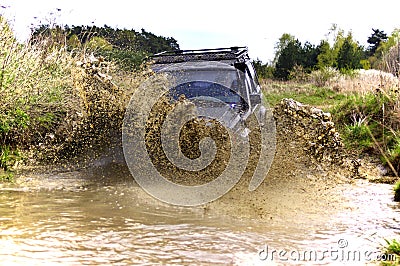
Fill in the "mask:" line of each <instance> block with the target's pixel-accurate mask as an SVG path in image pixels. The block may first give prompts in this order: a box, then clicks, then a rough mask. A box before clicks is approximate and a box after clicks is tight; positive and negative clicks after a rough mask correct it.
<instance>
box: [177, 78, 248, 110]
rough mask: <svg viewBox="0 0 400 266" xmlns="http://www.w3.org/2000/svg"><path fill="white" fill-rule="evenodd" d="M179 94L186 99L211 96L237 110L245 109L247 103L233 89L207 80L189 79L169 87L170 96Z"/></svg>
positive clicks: (178, 95)
mask: <svg viewBox="0 0 400 266" xmlns="http://www.w3.org/2000/svg"><path fill="white" fill-rule="evenodd" d="M181 95H184V96H185V97H186V98H187V99H190V98H194V97H201V96H206V97H212V98H216V99H218V100H220V101H222V102H225V103H227V104H229V105H230V106H231V108H233V109H235V110H238V111H246V110H247V104H246V103H245V102H244V100H243V99H242V98H241V97H240V95H239V94H237V93H236V92H235V91H233V90H231V89H229V88H227V87H225V86H223V85H220V84H217V83H213V82H209V81H190V82H186V83H183V84H179V85H178V86H176V87H174V88H172V89H170V96H171V97H172V98H174V99H175V100H177V99H178V98H179V97H180V96H181Z"/></svg>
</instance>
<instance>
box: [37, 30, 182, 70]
mask: <svg viewBox="0 0 400 266" xmlns="http://www.w3.org/2000/svg"><path fill="white" fill-rule="evenodd" d="M55 32H59V33H60V34H62V35H63V36H64V39H66V43H67V48H68V49H69V50H75V49H79V48H80V47H81V46H82V45H84V46H85V47H86V48H88V49H89V51H91V52H94V53H95V55H102V56H104V57H106V59H108V60H112V61H115V62H117V63H118V64H119V65H120V66H121V67H122V68H124V69H125V70H128V71H131V70H136V69H139V68H140V67H141V65H142V63H143V62H144V60H145V59H146V58H147V57H148V56H149V55H152V54H155V53H159V52H163V51H171V50H179V44H178V42H177V41H176V40H175V39H174V38H172V37H163V36H157V35H155V34H153V33H151V32H147V31H146V30H144V29H142V30H141V31H140V32H137V31H135V30H133V29H132V30H128V29H118V28H117V29H114V28H111V27H109V26H107V25H104V26H103V27H97V26H71V27H70V26H65V27H64V28H63V29H61V28H60V26H55V27H52V26H50V25H41V26H39V27H37V28H35V29H34V30H33V33H32V40H33V41H37V40H41V39H43V38H45V37H49V36H53V35H54V33H55Z"/></svg>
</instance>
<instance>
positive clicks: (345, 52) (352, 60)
mask: <svg viewBox="0 0 400 266" xmlns="http://www.w3.org/2000/svg"><path fill="white" fill-rule="evenodd" d="M361 59H363V49H362V47H361V46H360V45H358V43H357V42H355V41H354V40H353V37H352V35H351V33H349V34H348V35H347V37H346V38H345V39H344V42H343V45H342V46H341V47H340V48H339V52H338V57H337V67H338V68H339V70H341V71H343V70H350V69H359V68H362V65H361V63H360V61H361Z"/></svg>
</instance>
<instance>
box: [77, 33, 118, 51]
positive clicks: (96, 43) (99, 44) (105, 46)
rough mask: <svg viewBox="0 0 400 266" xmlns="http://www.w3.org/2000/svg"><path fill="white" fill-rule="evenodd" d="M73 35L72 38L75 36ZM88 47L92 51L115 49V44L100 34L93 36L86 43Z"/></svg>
mask: <svg viewBox="0 0 400 266" xmlns="http://www.w3.org/2000/svg"><path fill="white" fill-rule="evenodd" d="M73 36H76V35H73ZM73 36H72V38H74V37H73ZM86 48H87V49H89V50H90V51H111V50H112V49H113V46H112V44H111V43H109V42H108V41H107V40H106V39H104V38H102V37H98V36H93V37H92V38H90V40H89V41H88V42H87V43H86Z"/></svg>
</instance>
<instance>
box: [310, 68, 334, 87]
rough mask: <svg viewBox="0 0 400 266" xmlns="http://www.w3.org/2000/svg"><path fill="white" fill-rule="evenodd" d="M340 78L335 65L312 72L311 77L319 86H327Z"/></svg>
mask: <svg viewBox="0 0 400 266" xmlns="http://www.w3.org/2000/svg"><path fill="white" fill-rule="evenodd" d="M339 78H340V73H339V71H338V70H336V69H335V68H333V67H323V68H321V69H319V70H315V71H313V72H311V74H310V79H311V82H312V83H314V84H315V85H316V86H318V87H325V86H328V85H331V84H332V83H334V82H336V81H337V80H338V79H339Z"/></svg>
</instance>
